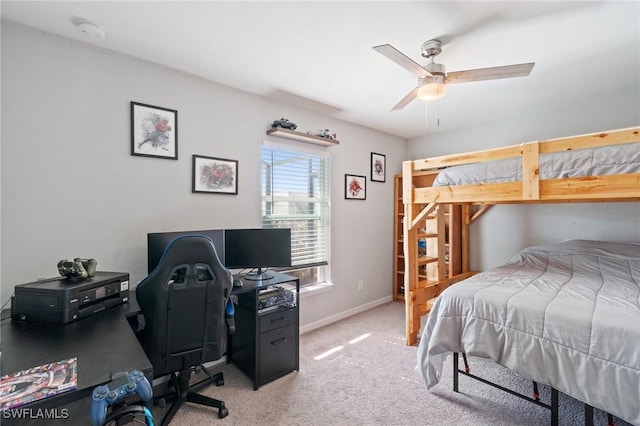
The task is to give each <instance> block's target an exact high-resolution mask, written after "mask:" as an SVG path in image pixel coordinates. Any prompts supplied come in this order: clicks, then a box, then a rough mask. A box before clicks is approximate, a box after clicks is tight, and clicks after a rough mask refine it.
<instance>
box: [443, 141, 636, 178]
mask: <svg viewBox="0 0 640 426" xmlns="http://www.w3.org/2000/svg"><path fill="white" fill-rule="evenodd" d="M539 169H540V179H560V178H566V177H581V176H602V175H616V174H624V173H640V142H636V143H630V144H624V145H612V146H606V147H601V148H587V149H579V150H572V151H563V152H557V153H552V154H542V155H540V164H539ZM521 180H522V160H521V159H520V158H509V159H505V160H495V161H485V162H480V163H473V164H465V165H461V166H452V167H448V168H446V169H444V170H443V171H441V172H440V173H439V174H438V176H437V177H436V179H435V181H434V183H433V186H449V185H466V184H477V183H496V182H513V181H521Z"/></svg>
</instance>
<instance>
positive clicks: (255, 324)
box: [227, 273, 300, 389]
mask: <svg viewBox="0 0 640 426" xmlns="http://www.w3.org/2000/svg"><path fill="white" fill-rule="evenodd" d="M242 281H243V287H242V289H241V290H238V289H234V292H233V293H234V295H235V308H236V314H235V321H236V332H235V333H234V334H232V335H231V336H230V337H229V345H230V350H229V353H228V357H227V359H228V361H229V362H233V363H234V364H235V365H236V366H238V368H240V370H242V371H243V372H244V373H245V374H246V375H247V376H249V378H251V380H253V388H254V389H258V388H259V387H260V386H262V385H264V384H265V383H268V382H270V381H272V380H275V379H277V378H279V377H282V376H284V375H286V374H289V373H291V372H292V371H294V370H298V369H299V364H300V362H299V359H300V358H299V334H300V333H299V329H300V327H299V308H300V307H299V304H298V299H299V298H298V292H299V290H300V284H299V280H298V279H297V278H296V277H292V276H290V275H285V274H280V273H275V277H274V278H272V279H270V280H264V281H250V280H246V279H243V280H242Z"/></svg>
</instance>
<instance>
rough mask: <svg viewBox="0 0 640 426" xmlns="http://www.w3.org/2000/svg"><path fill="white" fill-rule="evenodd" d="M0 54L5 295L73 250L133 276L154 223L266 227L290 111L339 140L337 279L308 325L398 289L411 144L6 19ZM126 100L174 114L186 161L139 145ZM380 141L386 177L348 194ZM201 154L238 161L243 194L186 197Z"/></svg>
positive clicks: (306, 312) (306, 317)
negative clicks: (397, 191)
mask: <svg viewBox="0 0 640 426" xmlns="http://www.w3.org/2000/svg"><path fill="white" fill-rule="evenodd" d="M1 64H2V82H1V83H2V87H3V93H2V124H3V126H2V134H1V136H2V151H3V152H2V158H1V159H2V163H1V177H2V188H1V195H2V200H1V201H2V211H1V220H2V227H1V231H2V234H1V235H2V254H3V256H2V270H1V271H2V275H1V278H2V283H1V284H2V285H1V289H2V295H1V300H2V302H4V301H6V300H8V298H9V296H10V295H11V293H12V291H13V287H14V286H15V285H16V284H20V283H23V282H29V281H33V280H35V279H36V278H37V277H53V276H56V275H57V270H56V264H57V262H58V260H60V259H66V258H73V257H93V258H95V259H97V261H98V269H99V270H103V271H124V272H129V273H130V274H131V279H132V282H134V283H135V282H138V281H139V280H140V279H141V278H143V277H144V276H145V273H146V264H147V263H146V256H147V255H146V235H147V233H148V232H162V231H180V230H189V229H212V228H240V227H259V226H260V147H261V143H262V141H263V140H265V139H267V136H266V135H265V131H266V129H268V128H269V125H270V123H271V122H272V121H273V120H274V119H277V118H280V117H282V116H284V117H288V118H289V119H291V120H292V121H294V122H296V123H297V124H298V126H299V130H303V131H304V130H307V129H308V130H317V129H323V128H329V129H331V130H332V131H335V132H337V134H338V139H339V140H340V145H339V146H337V147H332V148H330V152H331V156H332V181H333V184H332V256H333V257H332V259H331V265H332V278H333V282H334V283H335V284H336V285H335V288H334V290H333V291H331V292H330V293H326V294H320V295H317V296H314V297H310V298H306V299H304V304H303V305H302V307H303V309H302V310H301V322H302V324H301V325H302V326H304V325H305V324H310V323H313V322H318V321H322V320H323V319H325V318H327V317H331V316H336V315H340V313H342V312H346V311H349V310H353V309H357V308H358V307H360V306H364V305H367V304H370V303H372V302H375V301H377V300H380V299H383V298H390V296H391V291H392V290H391V287H392V283H391V279H392V250H393V245H392V244H391V243H390V241H391V240H392V234H393V229H392V225H393V179H392V177H393V174H394V173H398V172H399V171H400V167H401V162H402V161H403V160H404V159H406V152H407V151H406V147H407V142H406V140H404V139H402V138H399V137H395V136H390V135H388V134H384V133H380V132H377V131H373V130H370V129H367V128H363V127H360V126H357V125H354V124H350V123H346V122H343V121H339V120H336V119H333V118H331V117H328V116H323V115H320V114H317V113H314V112H310V111H306V110H301V109H299V108H296V107H294V106H291V105H286V104H283V103H279V102H274V101H270V100H268V99H266V98H263V97H260V96H255V95H252V94H249V93H245V92H242V91H239V90H235V89H231V88H228V87H225V86H221V85H218V84H216V83H212V82H209V81H206V80H203V79H200V78H197V77H194V76H190V75H187V74H184V73H181V72H177V71H174V70H170V69H167V68H164V67H160V66H157V65H154V64H150V63H147V62H143V61H140V60H137V59H133V58H128V57H124V56H121V55H116V54H112V53H109V52H106V51H103V50H100V49H96V48H90V47H87V46H84V45H82V44H78V43H75V42H71V41H67V40H63V39H60V38H57V37H52V36H48V35H45V34H41V33H39V32H36V31H32V30H29V29H26V28H24V27H20V26H17V25H15V24H12V23H7V22H3V23H2V62H1ZM283 78H285V77H283ZM130 101H137V102H142V103H147V104H152V105H158V106H163V107H167V108H171V109H176V110H177V111H178V151H179V159H178V160H177V161H173V160H167V159H156V158H145V157H134V156H131V155H130V123H129V102H130ZM372 151H373V152H379V153H384V154H386V155H387V168H388V170H387V182H386V183H384V184H382V183H376V182H370V181H368V182H367V200H366V201H353V200H349V201H348V200H344V192H343V182H344V174H345V173H351V174H359V175H366V176H369V159H370V153H371V152H372ZM192 154H199V155H205V156H213V157H222V158H231V159H236V160H238V161H239V179H238V182H239V185H238V191H239V194H238V195H237V196H234V195H218V194H215V195H212V194H193V193H191V173H192V171H191V156H192ZM360 279H362V280H363V281H364V290H363V291H358V290H357V281H358V280H360Z"/></svg>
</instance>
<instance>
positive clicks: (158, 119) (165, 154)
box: [131, 102, 178, 160]
mask: <svg viewBox="0 0 640 426" xmlns="http://www.w3.org/2000/svg"><path fill="white" fill-rule="evenodd" d="M131 155H141V156H143V157H157V158H167V159H169V160H177V159H178V111H176V110H173V109H168V108H162V107H158V106H153V105H146V104H141V103H138V102H131Z"/></svg>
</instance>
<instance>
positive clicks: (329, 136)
mask: <svg viewBox="0 0 640 426" xmlns="http://www.w3.org/2000/svg"><path fill="white" fill-rule="evenodd" d="M316 136H320V137H321V138H326V139H331V140H335V139H336V134H335V133H329V129H324V130H319V131H318V132H317V133H316Z"/></svg>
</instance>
